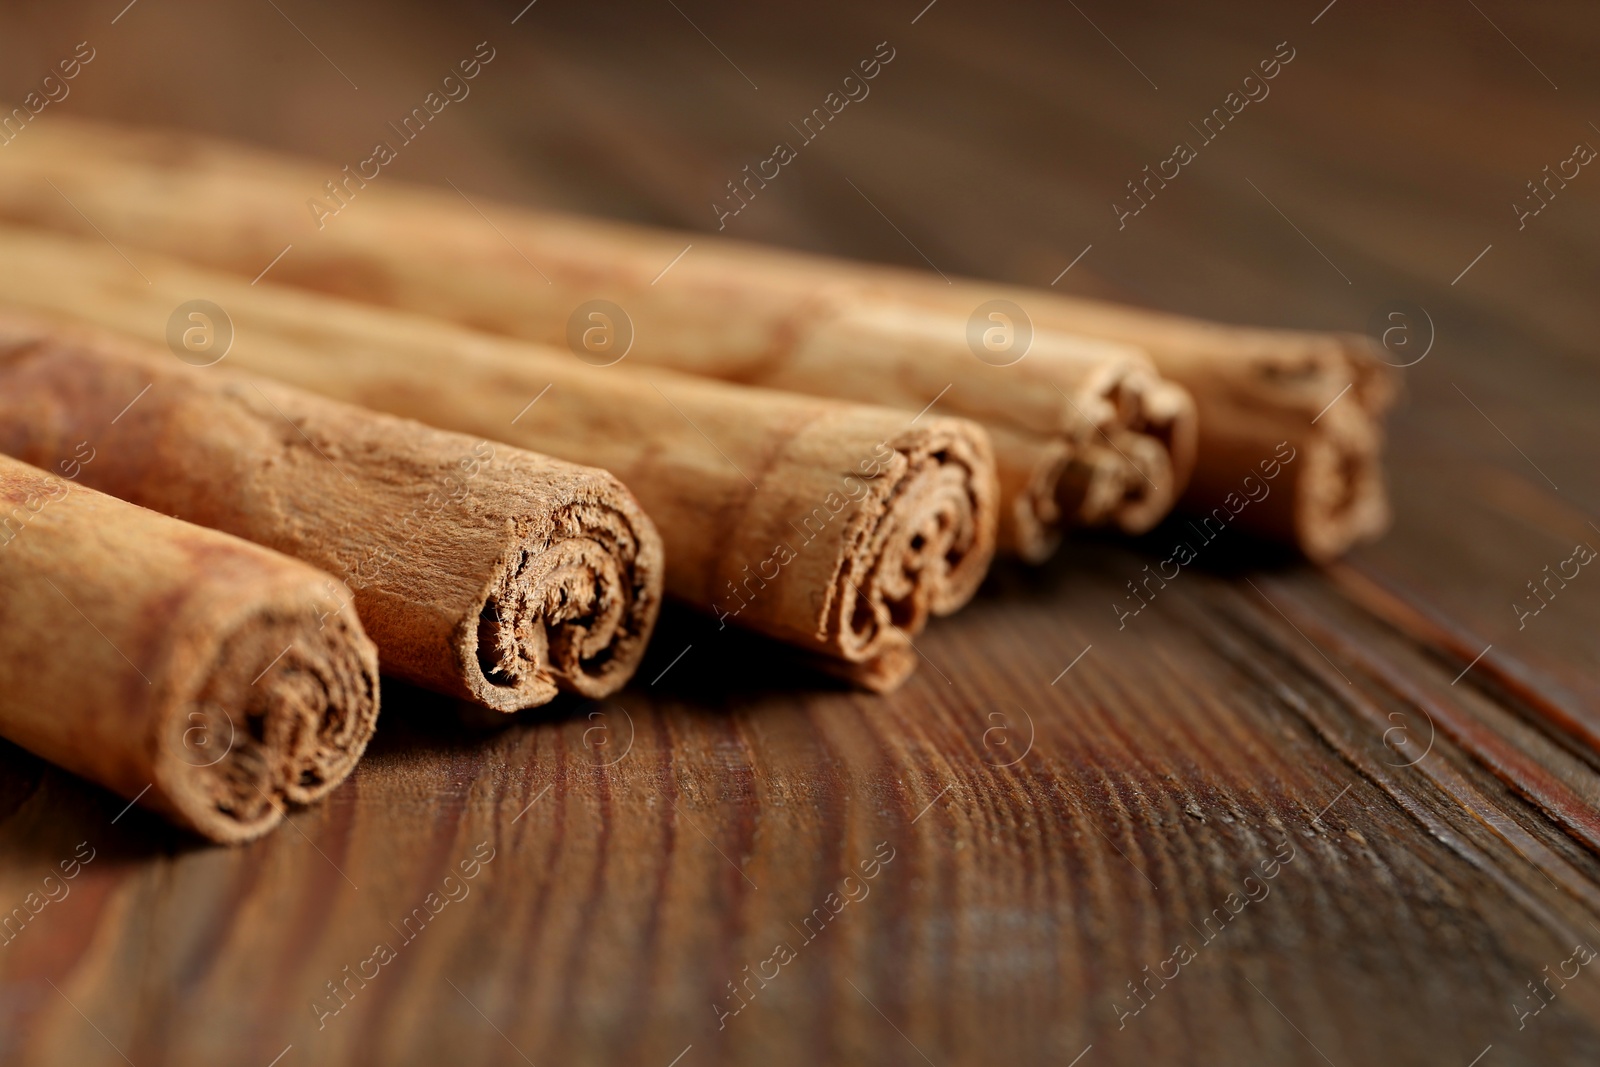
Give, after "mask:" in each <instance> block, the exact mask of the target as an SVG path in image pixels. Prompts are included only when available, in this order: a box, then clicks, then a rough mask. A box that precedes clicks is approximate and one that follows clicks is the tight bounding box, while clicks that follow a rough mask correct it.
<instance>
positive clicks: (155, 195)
mask: <svg viewBox="0 0 1600 1067" xmlns="http://www.w3.org/2000/svg"><path fill="white" fill-rule="evenodd" d="M29 147H30V151H29V152H27V153H16V154H15V155H6V156H0V217H8V218H10V219H12V220H15V221H20V222H26V223H32V224H38V225H47V226H52V227H57V228H65V229H68V230H70V231H73V232H78V233H81V234H83V235H85V236H87V237H93V236H95V233H94V228H93V227H92V226H90V225H86V224H85V220H86V218H87V217H89V216H94V217H97V218H99V219H101V220H102V221H101V223H99V224H97V225H101V226H104V227H109V232H110V233H111V234H112V235H114V237H115V239H116V240H118V241H127V242H131V243H133V244H136V245H143V246H146V247H149V248H152V249H158V250H160V251H163V252H166V253H168V254H170V255H173V256H178V257H181V258H185V259H189V260H191V261H195V262H199V263H204V264H207V265H210V266H213V267H218V268H221V269H224V270H230V271H236V272H243V273H246V274H254V273H255V272H256V271H257V270H258V269H259V266H260V264H262V263H264V262H267V261H268V260H269V259H271V258H272V257H273V256H274V255H275V254H276V253H277V252H278V251H279V250H281V249H282V248H283V247H284V246H285V245H286V243H296V244H298V245H299V248H300V249H301V251H299V252H298V253H297V254H295V255H293V256H285V257H284V259H283V260H282V262H280V263H276V264H275V265H274V268H273V279H274V280H275V281H277V282H280V283H287V284H297V285H302V286H306V287H309V288H312V289H317V290H323V291H326V292H330V293H334V294H337V295H342V296H347V297H350V298H353V299H358V300H364V301H370V302H375V303H379V304H386V305H390V306H394V307H399V308H405V309H407V310H410V311H422V312H427V313H431V314H434V315H438V316H440V317H442V318H446V319H450V320H454V321H457V322H460V323H464V324H467V325H470V326H474V327H479V328H484V329H488V330H492V331H496V332H500V333H506V334H510V335H512V336H516V337H522V338H525V339H528V340H532V341H537V342H541V343H545V344H549V345H565V344H567V343H569V342H571V341H573V340H574V339H575V338H582V337H586V336H588V334H587V333H585V330H586V329H589V328H590V327H591V321H590V318H589V317H588V316H587V314H586V312H585V309H587V308H590V307H592V306H594V302H596V301H603V302H606V304H607V307H606V310H605V311H603V312H601V313H602V314H604V315H606V316H607V319H605V320H601V319H595V320H593V321H594V322H596V323H600V322H603V323H604V326H603V327H601V328H603V329H611V328H615V329H617V330H619V331H620V330H625V331H626V333H627V337H628V342H627V346H626V351H627V354H628V356H629V358H631V359H633V360H634V361H635V362H644V363H650V364H655V365H659V366H664V367H669V368H671V369H674V370H678V371H684V372H688V373H692V374H700V375H706V376H709V377H713V378H720V379H725V380H729V381H734V382H741V383H745V384H753V385H762V386H769V387H772V388H777V389H789V390H794V391H797V392H801V393H809V394H812V395H816V396H830V397H840V398H844V399H849V400H853V401H859V402H864V403H871V404H884V405H890V406H894V407H900V408H904V409H906V410H908V411H920V410H926V409H928V408H930V407H931V408H932V409H933V410H936V411H941V412H944V413H946V414H951V415H959V416H964V417H969V418H973V419H977V420H979V421H981V422H982V423H984V424H985V425H986V426H989V427H991V428H994V429H996V430H999V431H1001V432H1008V433H1011V434H1018V435H1028V436H1032V437H1035V438H1039V439H1040V444H1041V448H1043V449H1044V450H1045V452H1046V453H1051V454H1045V455H1040V454H1037V453H1034V454H1025V453H1023V452H1019V451H1016V450H1001V451H1000V453H999V457H998V458H999V460H1000V463H1001V478H1002V480H1003V482H1004V483H1005V484H1006V485H1007V486H1008V488H1010V489H1011V491H1008V492H1007V494H1006V499H1005V504H1004V508H1005V514H1006V521H1005V524H1004V527H1003V530H1002V535H1003V543H1004V546H1005V548H1007V549H1008V550H1009V551H1010V552H1012V553H1014V554H1017V555H1020V556H1022V557H1023V558H1024V559H1029V560H1033V561H1036V562H1037V561H1039V560H1041V559H1043V558H1045V557H1047V556H1048V555H1049V554H1050V552H1051V551H1052V550H1053V549H1054V547H1055V545H1056V543H1057V542H1058V540H1059V537H1060V533H1061V530H1062V529H1063V528H1064V527H1065V528H1070V527H1085V526H1086V527H1095V526H1113V527H1116V528H1118V529H1121V530H1124V531H1126V532H1129V533H1144V532H1145V531H1147V530H1149V529H1150V528H1151V527H1152V526H1154V525H1155V524H1156V523H1157V522H1159V521H1160V520H1161V519H1162V518H1164V517H1165V516H1166V514H1167V512H1168V511H1169V510H1170V509H1171V507H1172V505H1173V503H1174V502H1175V501H1176V500H1177V498H1178V496H1179V494H1181V493H1182V492H1183V490H1184V487H1185V486H1186V485H1187V484H1188V482H1189V474H1190V471H1191V469H1192V467H1193V465H1194V456H1195V435H1196V425H1195V409H1194V404H1193V402H1192V401H1191V400H1190V399H1189V397H1188V396H1187V395H1186V394H1185V392H1184V390H1183V389H1182V388H1181V387H1178V386H1175V385H1174V384H1173V383H1172V382H1170V381H1166V380H1164V379H1163V378H1161V377H1160V376H1159V375H1158V374H1157V373H1156V371H1155V370H1154V369H1153V368H1152V367H1151V365H1150V362H1149V360H1148V358H1147V357H1146V355H1145V353H1144V352H1143V351H1141V350H1140V349H1138V348H1135V347H1132V346H1129V345H1123V344H1113V343H1108V342H1104V341H1092V340H1086V339H1083V338H1076V337H1072V336H1063V335H1059V334H1050V333H1045V332H1043V331H1036V330H1035V328H1034V327H1033V326H1030V325H1029V324H1028V322H1027V316H1026V315H1025V314H1024V315H1022V316H1020V317H1019V316H1018V315H1017V314H1016V313H1015V311H1014V309H1015V305H1012V306H1011V308H1007V309H1000V310H998V311H994V312H992V313H990V314H980V312H982V311H984V310H985V309H984V308H981V307H980V304H981V302H982V301H981V300H978V299H972V300H968V299H967V298H966V296H965V295H960V296H956V297H954V298H952V299H948V300H946V301H944V305H945V306H941V307H939V308H937V309H936V310H934V311H930V310H928V309H927V308H926V307H919V306H917V305H918V303H919V299H920V298H921V297H922V294H921V293H919V292H917V291H915V288H914V287H913V289H912V292H911V294H910V295H911V296H912V297H913V299H910V300H907V299H903V298H902V297H901V295H900V294H896V293H894V292H892V291H890V289H889V287H888V286H885V285H883V284H877V283H876V280H875V279H870V278H869V279H868V281H867V284H862V283H860V282H857V283H854V284H852V283H850V282H849V280H848V279H850V277H851V275H852V274H854V273H859V272H860V268H859V267H858V266H855V265H847V264H842V263H837V262H831V261H818V260H808V259H804V258H801V257H785V256H783V255H781V254H777V253H775V252H774V251H773V250H771V249H761V248H746V247H742V246H739V245H736V244H732V243H717V242H714V241H706V240H705V239H704V238H700V239H698V244H699V247H698V248H697V249H696V252H695V254H694V255H693V256H692V257H686V258H683V262H682V263H679V262H678V261H677V258H676V254H677V253H680V252H686V245H687V244H688V240H687V238H686V237H685V236H684V235H683V234H676V233H669V232H657V231H646V230H629V229H625V228H622V227H619V226H618V225H617V224H615V223H607V222H601V221H598V220H595V221H588V220H580V219H573V218H563V217H558V216H549V215H541V214H537V213H532V212H527V211H518V210H515V209H509V208H507V207H505V206H504V205H485V206H486V207H487V208H488V210H490V211H492V212H493V213H494V215H495V217H496V218H497V219H498V220H499V221H498V222H497V223H496V224H495V225H494V226H493V227H489V226H485V225H484V218H485V216H484V215H483V214H482V213H481V210H480V208H478V207H477V206H475V205H473V204H471V203H464V202H463V201H462V199H461V198H460V197H459V196H458V195H456V194H455V193H452V192H445V191H443V190H431V189H426V188H420V187H419V188H408V187H406V186H405V185H403V184H394V183H390V184H385V185H383V186H382V187H381V188H380V187H374V188H373V189H371V190H370V191H369V190H368V189H367V188H366V185H367V183H366V182H364V181H361V180H360V178H359V176H355V177H352V178H348V179H345V180H346V182H347V186H346V187H345V190H344V191H345V193H346V194H348V195H350V196H352V197H353V196H355V195H358V194H359V195H360V196H361V197H362V211H361V212H359V213H352V216H351V218H350V220H349V221H348V222H346V221H342V220H341V221H340V222H339V223H338V224H337V225H334V226H332V227H330V226H328V225H327V219H326V217H318V218H317V219H316V220H315V224H313V221H312V219H311V218H310V217H309V216H308V213H307V211H306V210H305V207H304V206H303V205H302V203H301V199H300V198H301V196H302V195H303V192H304V190H306V189H315V188H316V187H317V185H318V183H319V181H320V180H321V174H322V171H323V170H324V169H325V168H323V167H322V166H320V165H318V164H315V163H306V162H303V161H299V160H295V159H293V158H285V157H278V156H272V155H269V154H267V153H264V152H262V151H260V150H259V149H249V148H244V147H241V146H237V145H232V144H227V143H222V142H215V141H207V140H202V139H198V138H193V137H185V136H183V135H181V134H177V133H173V132H163V131H152V130H147V129H143V128H138V127H116V126H106V125H100V124H95V123H87V122H73V121H71V120H68V121H64V122H58V123H53V124H52V125H51V126H50V128H48V129H45V130H43V131H42V132H41V134H40V135H39V136H38V137H37V138H36V139H35V140H34V142H33V143H32V144H31V145H30V146H29ZM64 196H65V197H68V198H70V200H71V202H72V203H75V204H84V205H87V206H86V211H87V213H88V214H87V215H84V214H80V213H78V212H77V211H75V210H73V209H72V207H71V205H70V204H68V203H66V202H65V201H64V200H63V197H64ZM329 203H330V204H332V203H334V201H333V200H331V199H330V201H329ZM198 217H203V218H205V219H206V220H207V221H206V225H205V226H204V227H196V226H195V225H194V221H193V220H194V219H196V218H198ZM669 261H670V263H669ZM663 264H668V268H667V269H663V266H662V265H663ZM930 277H931V279H932V281H931V282H930V283H929V284H931V285H934V286H937V287H938V288H939V290H940V293H941V295H942V293H943V290H944V287H945V282H946V279H941V278H939V277H937V276H930ZM902 287H904V286H902ZM964 289H965V287H963V293H964ZM920 302H921V303H927V301H926V300H925V299H920ZM1027 302H1028V303H1029V304H1033V303H1036V301H1035V300H1033V299H1031V298H1030V299H1029V300H1028V301H1027ZM1134 317H1135V318H1137V315H1135V316H1134ZM611 319H616V320H618V321H616V322H612V321H611ZM575 323H576V325H575ZM1041 325H1042V324H1041ZM597 336H598V335H597ZM607 343H610V342H609V341H608V342H607ZM1177 348H1178V352H1179V355H1180V356H1182V355H1183V354H1184V353H1185V352H1187V351H1188V350H1189V349H1192V348H1193V346H1192V345H1190V346H1188V348H1185V347H1184V346H1183V345H1181V344H1179V345H1178V346H1177ZM1210 356H1211V357H1212V358H1214V359H1217V360H1220V361H1221V362H1222V364H1223V366H1224V367H1226V366H1227V364H1228V357H1229V350H1228V349H1227V347H1226V346H1223V347H1222V348H1221V349H1220V350H1219V351H1213V352H1211V353H1210ZM1231 373H1232V372H1231V371H1228V372H1227V374H1229V375H1231ZM1218 374H1219V375H1221V374H1223V371H1222V370H1221V369H1219V371H1218ZM1212 377H1213V376H1212V375H1211V374H1210V373H1209V372H1207V371H1205V370H1204V369H1202V370H1201V372H1200V373H1197V374H1195V375H1191V380H1193V381H1194V382H1195V384H1196V387H1197V388H1201V389H1211V390H1212V391H1214V392H1215V391H1222V390H1223V388H1224V385H1225V384H1226V381H1217V382H1213V381H1212V380H1211V379H1212ZM1229 380H1231V379H1229ZM1265 406H1266V408H1267V414H1266V417H1270V416H1271V415H1272V413H1273V412H1274V411H1275V410H1276V408H1275V407H1274V401H1273V399H1272V398H1268V399H1267V401H1266V404H1265ZM1212 413H1213V415H1214V416H1225V417H1227V418H1228V419H1229V420H1230V422H1231V421H1236V418H1237V417H1238V416H1237V413H1235V412H1231V411H1230V412H1224V411H1222V410H1221V409H1220V408H1214V409H1213V412H1212ZM1243 418H1244V419H1246V420H1248V419H1249V418H1250V416H1249V414H1248V413H1247V414H1246V415H1244V416H1243ZM1286 421H1287V420H1286ZM1248 436H1249V443H1250V444H1252V445H1253V444H1256V443H1259V437H1260V434H1259V433H1255V432H1251V433H1250V434H1248ZM1277 440H1278V438H1274V439H1273V441H1272V442H1269V445H1270V444H1271V443H1275V442H1276V441H1277ZM1062 451H1065V452H1067V453H1068V454H1069V455H1070V456H1071V466H1070V469H1069V467H1068V466H1067V465H1066V464H1063V463H1062V462H1059V460H1058V459H1057V457H1056V456H1055V455H1054V454H1053V453H1058V452H1062ZM1265 451H1266V453H1270V447H1269V448H1268V449H1267V450H1265ZM1214 462H1215V463H1216V464H1217V465H1219V466H1220V465H1221V464H1222V459H1221V458H1218V459H1216V460H1215V461H1214ZM1374 464H1375V459H1374ZM1210 473H1211V474H1213V475H1215V476H1216V478H1217V480H1223V481H1229V482H1232V481H1237V475H1236V473H1235V471H1234V469H1233V467H1232V466H1231V465H1230V466H1229V467H1228V468H1227V470H1226V471H1221V472H1218V471H1212V472H1210ZM1218 496H1219V498H1220V494H1218Z"/></svg>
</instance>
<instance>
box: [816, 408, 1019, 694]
mask: <svg viewBox="0 0 1600 1067" xmlns="http://www.w3.org/2000/svg"><path fill="white" fill-rule="evenodd" d="M889 444H890V447H891V448H892V449H893V450H894V451H893V456H892V458H891V459H889V461H888V462H887V463H886V464H885V468H886V469H885V471H884V473H883V474H882V475H880V476H879V477H877V478H874V479H872V481H871V482H870V483H869V484H871V485H872V490H873V491H872V492H871V493H870V494H868V496H867V497H866V499H865V500H864V501H863V504H862V507H861V509H860V511H859V512H858V513H857V515H856V517H855V519H854V520H853V522H852V526H853V527H854V528H853V529H851V530H850V531H849V534H848V535H847V537H846V539H845V542H844V545H845V554H844V556H843V558H841V559H840V561H839V568H838V573H837V577H836V579H835V582H834V585H833V588H832V590H831V596H830V602H829V603H828V604H827V606H826V609H825V611H824V613H823V615H822V617H821V620H820V622H821V625H820V626H819V628H818V631H817V637H818V639H820V640H821V641H823V642H824V643H825V644H826V645H828V646H829V647H831V648H834V649H837V652H838V657H839V659H840V660H841V661H842V663H844V664H847V666H845V667H844V668H843V673H845V674H846V675H847V676H848V677H850V678H851V679H852V680H853V681H855V682H857V684H859V685H862V686H863V687H865V688H867V689H871V690H874V691H878V692H885V691H887V690H890V689H893V688H895V687H896V686H898V685H899V684H900V683H901V682H903V681H904V680H905V678H906V677H907V676H908V675H909V674H910V673H911V670H912V668H913V667H914V666H915V665H916V659H915V657H916V651H915V649H913V648H912V647H911V636H910V635H912V634H916V633H918V632H920V631H921V630H922V628H923V627H924V626H925V625H926V624H927V621H928V619H929V617H930V616H935V615H948V614H950V613H951V612H953V611H955V610H956V609H958V608H960V607H961V606H962V605H963V604H965V603H966V602H967V601H968V600H970V599H972V595H973V594H974V593H976V592H977V590H978V585H979V584H980V583H981V582H982V581H983V576H984V574H985V573H986V572H987V571H988V569H989V563H990V562H991V560H992V559H993V558H994V552H995V530H996V523H997V520H998V515H999V487H998V484H997V482H996V481H995V480H994V476H993V475H992V474H991V473H990V472H991V471H992V470H993V468H994V460H993V457H992V455H991V451H990V446H989V442H988V441H987V439H986V437H985V435H983V434H982V433H981V432H979V431H978V430H977V427H976V426H975V425H974V424H972V423H967V422H962V421H960V420H955V419H931V420H929V422H928V424H927V425H923V426H918V427H917V428H915V429H911V430H906V431H904V432H902V433H900V434H899V435H898V436H896V437H894V438H893V439H891V440H890V441H889Z"/></svg>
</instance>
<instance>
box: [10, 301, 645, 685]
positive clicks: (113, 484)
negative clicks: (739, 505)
mask: <svg viewBox="0 0 1600 1067" xmlns="http://www.w3.org/2000/svg"><path fill="white" fill-rule="evenodd" d="M195 314H196V315H198V316H199V318H200V320H202V321H201V322H197V323H196V324H194V325H188V326H187V329H188V330H195V331H205V330H209V329H214V328H215V326H216V324H212V323H203V320H204V317H205V313H204V312H196V313H195ZM185 322H186V323H187V320H185ZM213 339H215V338H213ZM78 448H82V449H87V450H88V452H87V456H88V458H87V459H85V460H83V461H82V462H79V463H76V464H75V466H76V467H77V468H78V470H79V471H80V474H79V478H78V480H79V481H80V482H81V483H82V484H85V485H89V486H92V487H94V488H97V489H101V490H103V491H105V492H107V493H110V494H112V495H113V496H118V497H121V498H123V499H124V500H129V501H132V502H133V503H136V504H140V505H142V506H144V507H148V508H152V509H154V510H156V511H160V512H163V513H166V514H170V515H175V516H178V517H181V518H184V519H187V520H189V521H192V522H195V523H198V524H200V525H202V526H209V527H211V528H213V529H218V530H224V531H226V532H228V533H231V534H235V535H237V536H239V537H243V538H245V539H247V540H250V541H254V542H256V543H258V544H262V545H266V546H268V547H269V548H273V549H276V550H278V551H280V552H283V553H285V554H287V555H291V556H294V557H295V558H297V559H301V560H305V561H306V562H308V563H310V564H312V565H313V566H316V567H319V568H321V569H323V570H326V571H329V572H330V573H332V574H336V575H338V576H339V577H341V578H342V579H343V580H344V581H345V583H346V584H347V585H348V586H349V587H350V588H351V589H353V590H354V597H355V600H354V604H355V609H356V612H357V614H358V615H359V617H360V619H361V621H362V623H363V624H364V626H365V628H366V630H367V632H368V633H369V634H370V635H371V636H372V638H373V640H374V641H375V642H376V643H377V646H378V650H379V653H380V656H381V660H382V665H383V669H384V672H385V673H388V674H394V675H396V676H398V677H400V678H403V679H405V680H406V681H409V682H412V683H415V684H417V685H421V686H425V687H427V688H430V689H433V690H435V691H437V692H441V693H445V694H447V695H450V696H454V697H459V698H462V699H466V700H471V701H474V702H476V703H477V704H479V705H481V706H483V707H486V708H490V709H493V710H496V711H505V712H511V711H517V710H520V709H522V708H526V707H531V706H534V705H537V704H543V703H546V702H548V701H549V700H550V699H552V698H553V697H554V696H555V695H556V693H557V692H558V691H560V690H566V691H569V692H575V693H579V694H581V695H583V696H588V697H601V696H606V695H608V694H610V693H613V692H615V691H616V690H618V689H620V688H621V687H622V686H623V684H625V683H626V681H627V680H628V678H629V677H630V676H631V675H632V674H633V671H634V668H635V667H636V666H637V665H638V663H639V660H640V658H641V657H642V655H643V653H644V646H645V642H646V640H647V639H648V637H649V633H650V629H651V627H652V625H653V624H654V622H655V617H656V612H657V609H658V607H659V605H660V600H661V574H662V562H661V542H660V538H659V536H658V535H657V534H656V532H655V529H654V527H653V526H652V525H651V523H650V521H649V519H647V518H646V517H645V516H644V513H643V511H642V510H641V509H640V508H639V506H638V505H637V503H635V502H634V500H633V497H632V495H631V494H629V493H628V491H627V490H626V489H625V488H623V487H622V485H621V484H620V483H619V482H618V481H617V480H616V479H615V478H614V477H612V476H611V475H610V474H607V473H606V472H605V471H599V470H594V469H590V468H584V467H579V466H576V465H574V464H571V463H566V462H563V461H561V460H556V459H551V458H550V457H548V456H541V455H536V454H533V453H530V452H524V451H522V450H521V449H515V448H509V447H507V446H505V445H495V444H493V443H491V442H489V441H485V440H475V439H473V438H471V437H467V436H464V435H461V434H452V433H445V432H443V431H440V430H435V429H432V428H430V427H427V426H423V425H420V424H418V423H415V422H411V421H410V420H406V419H398V418H394V417H392V416H387V415H379V414H377V413H375V412H370V411H366V410H363V409H360V408H356V407H352V406H350V405H348V404H340V403H335V402H333V401H329V400H326V399H324V398H322V397H318V396H314V395H311V394H307V393H305V392H303V391H301V390H298V389H294V388H290V387H286V386H284V385H281V384H279V383H277V382H272V381H268V380H261V379H256V378H254V377H252V376H249V375H243V374H238V373H236V372H233V371H231V370H228V369H225V368H223V367H216V366H211V367H204V368H201V367H198V366H192V365H186V364H185V363H183V362H180V361H179V360H178V359H177V358H174V356H173V355H172V354H171V353H169V352H167V351H166V350H165V349H161V350H154V351H152V350H151V349H150V348H149V347H148V346H146V345H144V344H141V343H139V342H136V341H132V340H129V339H127V338H124V337H120V336H117V335H114V334H109V333H106V332H103V331H93V330H84V329H82V328H73V327H71V326H68V325H65V324H63V323H61V322H57V321H50V320H48V319H43V318H39V317H37V316H27V315H19V314H17V313H16V312H14V311H0V451H3V452H6V453H7V454H9V455H12V456H15V457H17V458H20V459H23V460H25V461H27V462H30V463H35V464H40V465H45V464H50V463H52V462H54V461H55V459H56V458H57V457H60V456H64V455H72V454H75V449H78ZM91 460H92V461H91Z"/></svg>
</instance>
